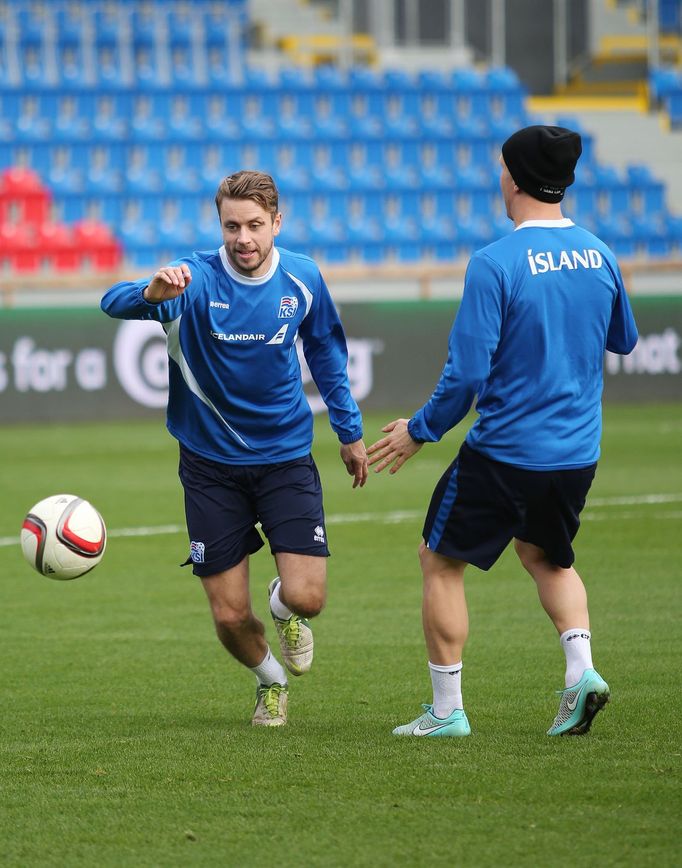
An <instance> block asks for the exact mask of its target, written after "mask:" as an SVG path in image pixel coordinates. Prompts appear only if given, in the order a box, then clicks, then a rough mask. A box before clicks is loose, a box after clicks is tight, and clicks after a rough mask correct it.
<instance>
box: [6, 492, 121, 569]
mask: <svg viewBox="0 0 682 868" xmlns="http://www.w3.org/2000/svg"><path fill="white" fill-rule="evenodd" d="M106 544H107V531H106V527H105V525H104V520H103V519H102V516H101V515H100V514H99V512H97V510H96V509H95V507H94V506H93V505H92V504H91V503H88V501H87V500H83V498H81V497H76V495H75V494H54V495H52V497H46V498H45V499H44V500H41V501H39V502H38V503H36V505H35V506H33V507H31V509H30V510H29V511H28V514H27V515H26V518H25V519H24V523H23V524H22V526H21V550H22V551H23V553H24V557H25V558H26V560H27V561H28V562H29V564H30V565H31V566H32V567H33V568H34V569H35V570H37V571H38V572H39V573H41V575H43V576H47V577H48V578H50V579H60V580H63V581H65V580H68V579H75V578H77V577H78V576H82V575H83V574H84V573H87V572H89V571H90V570H92V569H94V567H96V566H97V564H98V563H99V562H100V561H101V560H102V557H103V555H104V549H105V548H106Z"/></svg>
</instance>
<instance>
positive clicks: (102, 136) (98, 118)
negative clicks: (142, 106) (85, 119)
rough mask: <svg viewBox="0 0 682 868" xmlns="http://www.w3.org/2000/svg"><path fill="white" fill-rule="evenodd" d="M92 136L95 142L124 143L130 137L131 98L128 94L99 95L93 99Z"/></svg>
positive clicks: (101, 93)
mask: <svg viewBox="0 0 682 868" xmlns="http://www.w3.org/2000/svg"><path fill="white" fill-rule="evenodd" d="M93 99H94V107H93V111H92V115H91V117H92V123H91V136H92V138H93V139H94V140H95V141H104V142H112V141H118V142H120V141H123V140H124V139H126V138H127V137H128V116H129V114H130V98H129V95H128V94H127V93H103V92H100V93H97V94H95V95H94V97H93Z"/></svg>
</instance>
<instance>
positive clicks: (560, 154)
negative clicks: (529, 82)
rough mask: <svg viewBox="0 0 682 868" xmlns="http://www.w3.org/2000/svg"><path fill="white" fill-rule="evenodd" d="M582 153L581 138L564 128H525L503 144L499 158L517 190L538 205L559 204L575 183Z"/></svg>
mask: <svg viewBox="0 0 682 868" xmlns="http://www.w3.org/2000/svg"><path fill="white" fill-rule="evenodd" d="M582 150H583V147H582V143H581V141H580V136H579V135H578V133H574V132H573V131H572V130H567V129H565V128H564V127H546V126H534V127H524V129H522V130H518V132H516V133H514V134H513V135H511V136H509V138H508V139H507V141H506V142H505V143H504V144H503V145H502V157H503V159H504V162H505V163H506V165H507V168H508V169H509V174H510V175H511V176H512V178H513V179H514V183H515V184H516V186H517V187H520V188H521V189H522V190H523V191H524V193H528V195H529V196H532V197H533V198H534V199H539V200H540V201H541V202H561V200H562V199H563V198H564V193H565V192H566V187H569V186H570V185H571V184H572V183H573V181H574V180H575V175H574V174H573V172H574V169H575V164H576V163H577V162H578V157H579V156H580V155H581V153H582Z"/></svg>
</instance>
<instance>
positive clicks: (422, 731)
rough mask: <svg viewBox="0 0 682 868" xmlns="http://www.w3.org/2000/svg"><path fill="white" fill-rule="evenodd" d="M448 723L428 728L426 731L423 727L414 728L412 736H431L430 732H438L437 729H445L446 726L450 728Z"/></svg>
mask: <svg viewBox="0 0 682 868" xmlns="http://www.w3.org/2000/svg"><path fill="white" fill-rule="evenodd" d="M450 723H451V721H450V722H448V723H439V724H438V726H429V727H427V728H426V729H425V728H424V727H423V726H415V728H414V729H413V730H412V735H431V733H432V732H438V730H439V729H445V727H446V726H450Z"/></svg>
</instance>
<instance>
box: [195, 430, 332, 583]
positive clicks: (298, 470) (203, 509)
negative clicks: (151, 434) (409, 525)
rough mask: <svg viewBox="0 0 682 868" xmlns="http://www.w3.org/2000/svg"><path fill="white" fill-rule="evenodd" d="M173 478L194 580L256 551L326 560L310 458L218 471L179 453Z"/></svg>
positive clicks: (211, 464) (314, 471) (219, 468)
mask: <svg viewBox="0 0 682 868" xmlns="http://www.w3.org/2000/svg"><path fill="white" fill-rule="evenodd" d="M178 474H179V476H180V481H181V482H182V487H183V489H184V491H185V517H186V519H187V530H188V532H189V538H190V556H189V558H188V560H187V562H186V563H187V564H189V563H191V564H192V565H193V570H192V571H193V573H194V575H195V576H202V577H203V576H212V575H213V574H214V573H220V572H222V571H223V570H228V569H230V568H231V567H234V566H236V565H237V564H238V563H240V562H241V561H242V560H243V559H244V557H246V555H250V554H254V552H257V551H258V550H259V549H260V548H262V547H263V539H262V537H261V535H260V533H259V532H258V530H257V529H256V524H258V522H260V524H261V527H262V529H263V533H264V534H265V536H266V537H267V538H268V541H269V543H270V551H271V552H272V554H273V555H274V554H275V553H276V552H293V553H295V554H303V555H316V556H319V557H328V556H329V549H328V548H327V533H326V530H325V525H324V509H323V506H322V486H321V484H320V475H319V473H318V472H317V467H316V466H315V462H314V461H313V457H312V455H307V456H306V457H305V458H296V459H294V460H293V461H284V462H282V463H280V464H250V465H243V466H241V465H236V464H221V463H220V462H217V461H210V460H209V459H207V458H203V457H202V456H201V455H197V454H196V453H195V452H192V451H190V450H189V449H187V448H186V447H184V446H182V445H181V446H180V467H179V471H178Z"/></svg>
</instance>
